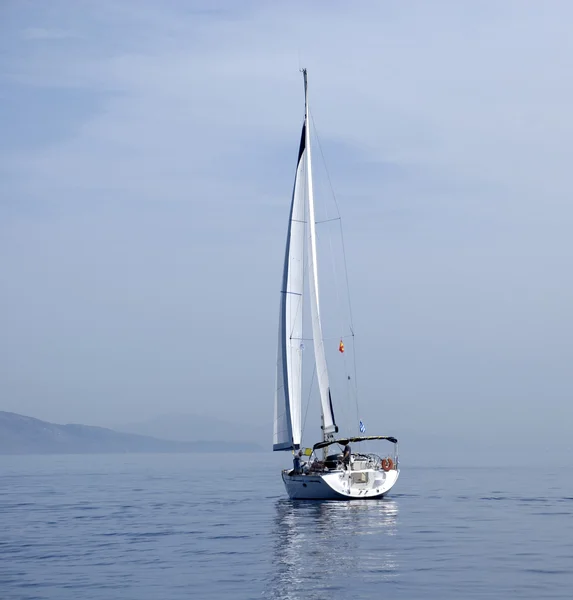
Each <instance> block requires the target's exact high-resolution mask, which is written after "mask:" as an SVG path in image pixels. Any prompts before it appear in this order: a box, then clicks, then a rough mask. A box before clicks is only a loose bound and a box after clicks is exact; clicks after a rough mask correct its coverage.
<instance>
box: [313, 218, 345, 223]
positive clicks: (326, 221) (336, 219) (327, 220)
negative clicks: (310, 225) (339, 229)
mask: <svg viewBox="0 0 573 600" xmlns="http://www.w3.org/2000/svg"><path fill="white" fill-rule="evenodd" d="M331 221H340V217H334V218H333V219H323V220H322V221H315V222H314V224H315V225H320V224H321V223H330V222H331Z"/></svg>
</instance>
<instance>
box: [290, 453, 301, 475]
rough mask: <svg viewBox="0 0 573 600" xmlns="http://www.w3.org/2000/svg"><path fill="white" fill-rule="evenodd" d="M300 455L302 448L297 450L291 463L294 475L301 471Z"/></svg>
mask: <svg viewBox="0 0 573 600" xmlns="http://www.w3.org/2000/svg"><path fill="white" fill-rule="evenodd" d="M301 456H302V450H299V451H298V452H297V453H296V454H295V455H294V458H293V461H292V464H293V467H294V474H295V475H300V474H301V473H302V469H301V467H300V458H301Z"/></svg>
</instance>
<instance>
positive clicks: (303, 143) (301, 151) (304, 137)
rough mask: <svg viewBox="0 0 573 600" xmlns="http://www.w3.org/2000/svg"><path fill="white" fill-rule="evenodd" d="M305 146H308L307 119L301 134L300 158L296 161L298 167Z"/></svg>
mask: <svg viewBox="0 0 573 600" xmlns="http://www.w3.org/2000/svg"><path fill="white" fill-rule="evenodd" d="M305 147H306V121H305V122H304V124H303V126H302V135H301V136H300V147H299V149H298V159H297V161H296V166H297V167H298V164H299V163H300V158H301V156H302V153H303V152H304V149H305Z"/></svg>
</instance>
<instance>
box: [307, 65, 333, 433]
mask: <svg viewBox="0 0 573 600" xmlns="http://www.w3.org/2000/svg"><path fill="white" fill-rule="evenodd" d="M302 74H303V77H304V124H305V126H304V131H305V146H306V179H307V193H308V198H307V210H308V277H309V288H310V313H311V319H312V337H313V343H314V360H315V364H316V373H317V379H318V387H319V390H320V405H321V421H322V423H321V425H322V439H323V441H327V440H329V439H333V434H334V433H336V432H337V431H338V427H337V426H336V423H335V421H334V411H333V408H332V399H331V395H330V383H329V379H328V366H327V364H326V356H325V352H324V340H323V338H322V324H321V321H320V302H319V291H318V265H317V258H316V227H315V216H314V193H313V186H312V160H311V151H310V121H309V105H308V80H307V74H306V69H303V70H302Z"/></svg>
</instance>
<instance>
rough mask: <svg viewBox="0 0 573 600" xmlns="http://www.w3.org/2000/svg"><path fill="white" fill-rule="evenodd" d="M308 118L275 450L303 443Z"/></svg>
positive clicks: (286, 293)
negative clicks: (303, 309)
mask: <svg viewBox="0 0 573 600" xmlns="http://www.w3.org/2000/svg"><path fill="white" fill-rule="evenodd" d="M305 144H306V120H305V123H304V125H303V128H302V135H301V140H300V147H299V151H298V161H297V167H296V175H295V180H294V189H293V194H292V202H291V209H290V220H289V226H288V233H287V242H286V252H285V262H284V268H283V279H282V287H281V300H280V311H279V348H278V356H277V379H276V394H275V425H274V435H273V450H290V449H291V448H298V447H299V446H300V441H301V435H302V424H301V395H302V304H303V295H302V294H303V275H304V224H305V223H304V222H305V218H304V216H305V215H304V196H305V193H304V192H305V181H304V171H305V160H304V153H305Z"/></svg>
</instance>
